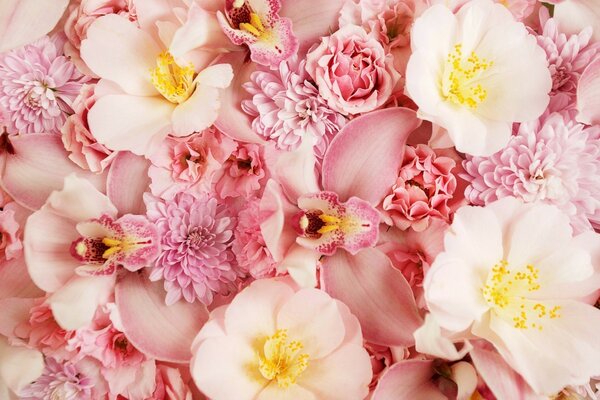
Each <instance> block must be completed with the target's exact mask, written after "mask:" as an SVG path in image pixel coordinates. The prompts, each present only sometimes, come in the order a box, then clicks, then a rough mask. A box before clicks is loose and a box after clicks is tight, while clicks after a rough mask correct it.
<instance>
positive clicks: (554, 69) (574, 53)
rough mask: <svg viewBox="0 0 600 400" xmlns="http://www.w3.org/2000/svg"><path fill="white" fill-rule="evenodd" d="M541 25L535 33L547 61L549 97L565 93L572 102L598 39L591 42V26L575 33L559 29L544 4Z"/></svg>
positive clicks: (599, 45)
mask: <svg viewBox="0 0 600 400" xmlns="http://www.w3.org/2000/svg"><path fill="white" fill-rule="evenodd" d="M540 24H541V26H542V27H543V31H542V34H541V35H538V36H537V41H538V44H539V45H540V47H542V48H543V49H544V51H545V52H546V57H547V58H548V62H549V64H550V66H549V68H550V73H551V75H552V92H551V96H553V97H554V98H556V97H557V96H566V99H567V100H568V104H569V105H573V103H574V101H575V98H576V94H577V84H578V82H579V78H580V77H581V74H582V73H583V70H584V69H585V68H586V67H587V66H588V65H589V64H590V63H591V62H592V61H593V60H594V57H595V56H596V54H598V52H599V51H600V42H594V41H592V34H593V30H592V28H591V27H587V28H585V29H584V30H582V31H581V32H579V33H577V34H572V35H569V34H566V33H564V32H563V31H561V30H560V29H559V26H558V24H557V22H556V20H555V19H554V18H550V17H549V14H548V10H547V9H546V8H545V7H542V8H541V10H540ZM553 102H556V99H553ZM556 111H559V110H556Z"/></svg>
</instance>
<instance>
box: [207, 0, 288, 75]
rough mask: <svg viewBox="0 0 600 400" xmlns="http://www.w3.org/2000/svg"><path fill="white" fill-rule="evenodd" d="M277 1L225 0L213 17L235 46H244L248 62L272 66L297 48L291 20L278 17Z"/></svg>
mask: <svg viewBox="0 0 600 400" xmlns="http://www.w3.org/2000/svg"><path fill="white" fill-rule="evenodd" d="M280 8H281V1H280V0H225V10H224V11H225V13H223V12H220V11H219V12H218V13H217V18H218V20H219V24H220V25H221V28H222V29H223V32H225V34H226V35H227V37H229V39H230V40H231V41H232V42H233V43H234V44H236V45H247V46H248V48H249V49H250V57H251V58H252V61H254V62H256V63H258V64H262V65H267V66H272V67H275V66H277V65H279V63H281V62H282V61H285V60H287V59H288V58H290V57H291V56H293V55H294V54H295V53H296V51H298V39H296V36H295V35H294V32H292V21H291V20H290V19H289V18H284V17H280V16H279V9H280Z"/></svg>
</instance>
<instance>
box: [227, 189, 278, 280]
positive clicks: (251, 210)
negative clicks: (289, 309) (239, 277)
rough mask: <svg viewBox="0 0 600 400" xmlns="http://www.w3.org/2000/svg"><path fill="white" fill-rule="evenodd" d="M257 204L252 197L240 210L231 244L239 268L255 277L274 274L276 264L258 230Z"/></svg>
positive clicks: (258, 211)
mask: <svg viewBox="0 0 600 400" xmlns="http://www.w3.org/2000/svg"><path fill="white" fill-rule="evenodd" d="M259 204H260V201H259V200H258V199H252V200H250V201H249V202H248V203H246V205H245V207H244V209H243V210H242V211H240V213H239V214H238V224H237V226H236V228H235V232H234V239H233V243H232V245H231V249H232V251H233V253H234V254H235V257H236V259H237V262H238V264H239V266H240V268H242V269H244V270H245V271H248V273H250V275H251V276H252V277H253V278H256V279H260V278H265V277H269V276H274V275H275V268H276V266H277V263H276V262H275V260H273V256H272V255H271V252H270V251H269V249H268V248H267V246H266V244H265V239H264V238H263V235H262V233H261V231H260V222H261V219H260V208H259Z"/></svg>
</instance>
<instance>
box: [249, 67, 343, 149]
mask: <svg viewBox="0 0 600 400" xmlns="http://www.w3.org/2000/svg"><path fill="white" fill-rule="evenodd" d="M304 65H305V62H304V61H303V62H301V63H300V64H298V63H296V62H283V63H281V64H280V65H279V69H278V70H275V71H270V70H267V69H264V68H263V69H260V70H258V71H256V72H254V73H253V74H252V75H251V77H250V79H251V81H250V82H248V83H246V84H245V85H244V88H245V89H246V90H247V91H248V92H249V93H250V94H251V95H252V100H245V101H243V102H242V109H243V110H244V111H245V112H246V113H247V114H249V115H250V116H252V117H254V120H253V121H252V128H253V130H254V131H255V132H257V133H258V134H259V135H260V136H262V137H263V138H265V139H267V140H272V141H274V142H275V143H277V147H278V148H280V149H282V150H294V149H296V148H298V147H299V146H300V144H301V143H302V141H303V140H304V139H306V138H307V135H308V137H310V136H312V137H314V138H315V139H316V148H315V150H316V154H317V156H321V157H322V156H323V155H324V153H325V149H326V148H327V145H328V144H329V141H330V140H331V138H332V137H333V136H334V135H335V134H336V133H337V132H338V131H339V130H340V128H341V127H342V126H343V125H344V124H345V122H346V119H345V118H344V117H343V116H342V115H341V114H338V113H337V112H335V111H333V110H332V109H331V108H329V106H328V105H327V102H326V101H325V100H324V99H323V98H322V97H321V96H320V95H319V92H318V90H317V88H316V86H315V85H314V84H313V83H312V82H310V81H309V80H308V79H309V77H308V74H307V73H306V71H305V69H304Z"/></svg>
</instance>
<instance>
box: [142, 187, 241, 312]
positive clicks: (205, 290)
mask: <svg viewBox="0 0 600 400" xmlns="http://www.w3.org/2000/svg"><path fill="white" fill-rule="evenodd" d="M145 200H146V205H147V207H148V218H149V219H150V220H151V221H152V222H153V223H154V224H156V226H157V227H158V230H159V235H160V236H161V245H162V249H161V253H160V256H159V258H158V260H157V261H156V263H155V265H154V267H153V271H152V273H151V275H150V279H151V280H153V281H158V280H161V279H162V280H164V286H165V290H166V291H167V296H166V299H165V302H166V304H167V305H171V304H173V303H175V302H177V301H179V300H180V299H181V298H182V297H183V298H184V299H185V300H186V301H188V302H190V303H193V302H195V301H196V300H199V301H201V302H202V303H204V304H207V305H208V304H210V303H211V302H212V301H213V297H214V295H215V294H222V295H227V294H229V293H230V292H232V291H233V290H235V288H236V287H235V281H236V280H237V278H238V276H239V273H238V271H237V266H236V265H235V263H234V255H233V254H232V252H231V250H230V247H231V240H232V237H233V227H234V225H235V220H234V219H233V218H232V217H231V216H229V214H228V212H227V209H226V208H225V207H224V206H223V205H219V204H218V203H217V199H216V198H214V197H212V196H210V195H208V194H201V195H199V196H198V197H196V196H194V195H192V194H190V193H187V192H182V193H178V194H177V195H176V196H175V197H174V198H173V200H171V201H165V200H160V199H157V198H153V197H152V196H149V195H147V196H146V198H145Z"/></svg>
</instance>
